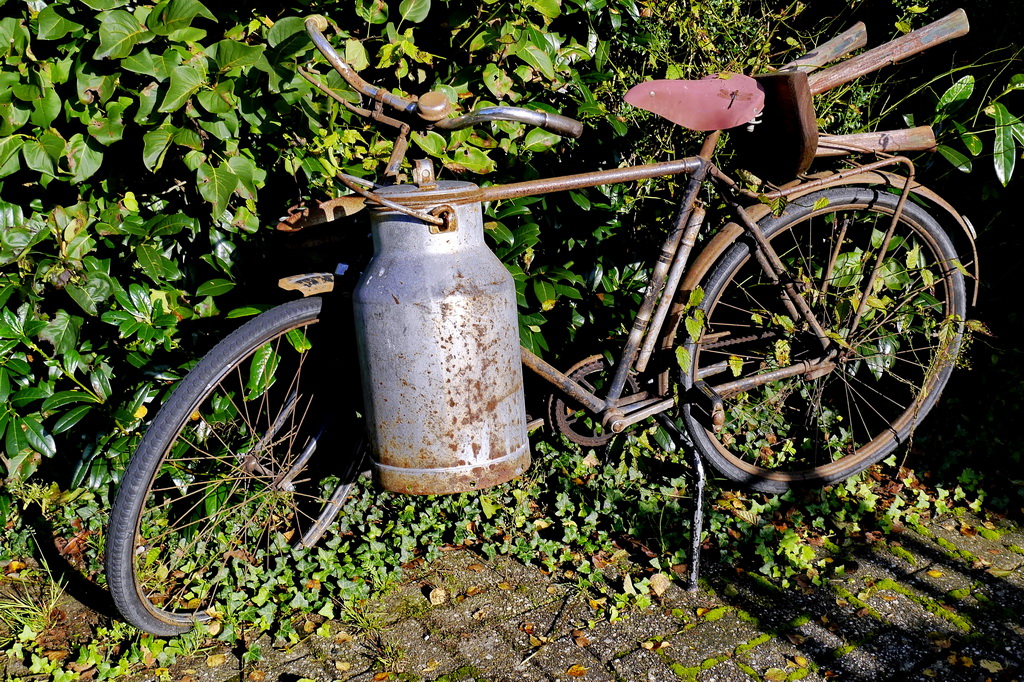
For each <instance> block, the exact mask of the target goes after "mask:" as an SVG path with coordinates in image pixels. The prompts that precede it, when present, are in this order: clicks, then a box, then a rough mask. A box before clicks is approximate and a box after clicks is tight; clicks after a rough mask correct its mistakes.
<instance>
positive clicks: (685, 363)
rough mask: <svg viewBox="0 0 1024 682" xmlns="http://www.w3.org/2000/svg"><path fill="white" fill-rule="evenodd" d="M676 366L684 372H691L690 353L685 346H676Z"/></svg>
mask: <svg viewBox="0 0 1024 682" xmlns="http://www.w3.org/2000/svg"><path fill="white" fill-rule="evenodd" d="M676 364H678V365H679V369H681V370H683V371H684V372H689V371H690V351H688V350H686V348H684V347H683V346H676Z"/></svg>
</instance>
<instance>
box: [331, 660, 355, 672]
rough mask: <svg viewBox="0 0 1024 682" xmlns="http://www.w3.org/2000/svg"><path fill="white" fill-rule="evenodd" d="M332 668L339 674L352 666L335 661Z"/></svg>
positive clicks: (345, 662) (344, 662) (346, 662)
mask: <svg viewBox="0 0 1024 682" xmlns="http://www.w3.org/2000/svg"><path fill="white" fill-rule="evenodd" d="M334 667H335V669H337V670H340V671H341V672H345V671H346V670H349V669H351V668H352V664H351V663H349V662H348V661H335V662H334Z"/></svg>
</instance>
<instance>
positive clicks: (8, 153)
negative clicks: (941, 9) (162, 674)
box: [0, 136, 24, 227]
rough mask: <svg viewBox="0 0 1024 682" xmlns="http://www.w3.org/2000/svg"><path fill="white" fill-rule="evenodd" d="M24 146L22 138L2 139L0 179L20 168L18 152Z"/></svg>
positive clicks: (0, 142)
mask: <svg viewBox="0 0 1024 682" xmlns="http://www.w3.org/2000/svg"><path fill="white" fill-rule="evenodd" d="M23 144H24V141H23V139H22V138H20V137H14V136H11V137H5V138H3V139H0V178H2V177H5V176H7V175H10V174H11V173H13V172H15V171H17V170H18V169H19V168H20V165H19V164H18V152H19V151H21V147H22V145H23ZM5 227H6V225H5Z"/></svg>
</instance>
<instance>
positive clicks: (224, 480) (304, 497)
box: [106, 298, 363, 636]
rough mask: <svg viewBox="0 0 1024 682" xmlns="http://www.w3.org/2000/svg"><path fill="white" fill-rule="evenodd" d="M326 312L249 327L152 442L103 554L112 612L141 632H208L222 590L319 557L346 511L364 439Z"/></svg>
mask: <svg viewBox="0 0 1024 682" xmlns="http://www.w3.org/2000/svg"><path fill="white" fill-rule="evenodd" d="M322 308H323V304H322V302H321V300H320V299H318V298H311V299H303V300H299V301H293V302H290V303H287V304H284V305H282V306H279V307H277V308H274V309H272V310H269V311H267V312H265V313H263V314H261V315H259V316H258V317H255V318H253V319H252V320H250V321H249V322H248V323H247V324H245V325H243V326H242V327H241V328H239V329H238V330H236V331H235V332H234V333H232V334H231V335H229V336H228V337H226V338H225V339H224V340H223V341H221V342H220V343H219V344H218V345H217V346H216V347H214V348H213V350H212V351H210V353H209V354H208V355H207V356H206V357H204V358H203V360H202V361H201V362H200V363H199V364H198V365H196V367H195V368H194V369H193V370H192V371H191V372H190V373H189V375H188V376H187V377H186V378H185V379H184V380H183V381H182V382H181V383H180V384H179V385H178V386H177V387H176V389H175V391H174V393H173V394H172V396H171V397H170V399H169V400H168V401H167V403H166V404H165V405H164V406H163V407H162V408H161V410H160V412H159V414H158V415H157V416H156V418H155V419H154V421H153V424H152V425H151V426H150V427H149V430H148V431H147V432H146V435H145V436H144V438H143V440H142V442H141V444H140V446H139V448H138V450H137V451H136V452H135V454H134V455H133V457H132V460H131V462H130V463H129V465H128V469H127V470H126V472H125V474H124V477H123V479H122V483H121V487H120V489H119V490H118V494H117V498H116V499H115V501H114V505H113V508H112V510H111V517H110V527H109V532H108V538H107V554H106V568H107V578H108V584H109V586H110V590H111V593H112V595H113V597H114V602H115V604H116V605H117V607H118V609H119V610H120V611H121V613H122V615H124V617H125V618H126V619H127V620H128V621H129V622H130V623H132V624H133V625H135V626H136V627H139V628H141V629H142V630H145V631H148V632H151V633H154V634H158V635H164V636H169V635H175V634H180V633H182V632H185V631H187V630H188V629H190V628H191V627H192V626H193V624H194V623H195V622H196V621H202V620H206V619H207V618H209V616H208V615H207V613H206V611H207V609H209V608H210V607H212V606H214V605H215V603H216V601H217V596H218V593H219V592H220V591H221V589H223V587H224V586H225V585H228V584H232V583H233V581H234V579H235V578H237V577H239V576H242V575H244V574H245V573H246V571H247V569H248V568H250V567H253V566H258V565H267V564H269V563H270V562H272V561H273V560H274V558H275V557H276V556H278V555H281V554H287V553H288V552H289V551H290V550H291V548H293V547H295V546H300V547H308V546H311V545H312V544H313V543H315V542H316V541H317V539H318V538H319V537H320V535H322V534H323V532H324V530H325V529H326V527H327V525H329V524H330V523H331V521H333V520H334V518H335V516H336V514H337V513H338V510H339V509H340V508H341V504H342V503H343V501H344V499H345V497H346V496H347V494H348V492H349V490H350V488H351V486H352V484H353V481H354V480H355V477H356V475H357V474H358V472H359V471H361V469H362V461H361V460H362V456H363V453H362V449H363V448H362V441H363V438H362V433H361V429H360V427H359V425H358V423H357V420H356V416H355V413H354V412H353V413H352V414H349V415H347V416H346V415H344V414H342V410H343V408H342V407H341V406H339V403H343V402H344V401H343V400H339V399H338V395H339V394H344V393H349V392H350V390H349V389H350V388H351V387H349V386H345V385H340V386H339V385H338V383H340V377H339V375H338V374H337V372H335V371H332V368H333V366H334V363H333V358H335V357H337V356H338V355H339V353H338V350H337V349H336V348H334V347H333V343H336V342H335V341H333V339H334V335H331V334H329V333H327V332H328V331H329V330H328V329H327V328H326V327H327V324H326V322H324V321H321V319H320V318H321V312H322ZM329 341H330V343H329ZM346 422H347V423H346ZM314 453H316V455H317V456H316V457H314V456H313V455H314ZM327 455H329V456H327Z"/></svg>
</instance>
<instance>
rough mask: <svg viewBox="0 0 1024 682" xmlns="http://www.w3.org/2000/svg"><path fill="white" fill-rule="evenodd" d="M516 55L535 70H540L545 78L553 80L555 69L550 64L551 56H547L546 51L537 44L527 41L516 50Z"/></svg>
mask: <svg viewBox="0 0 1024 682" xmlns="http://www.w3.org/2000/svg"><path fill="white" fill-rule="evenodd" d="M516 56H517V57H519V58H520V59H522V60H523V61H524V62H526V63H527V64H529V65H530V66H531V67H533V68H534V69H536V70H537V71H540V72H541V73H542V74H544V75H545V76H546V77H547V78H549V79H551V80H554V78H555V69H554V67H553V66H552V64H551V57H549V56H548V53H547V52H545V51H544V50H543V49H541V48H540V47H538V46H537V45H534V44H533V43H527V45H526V46H525V47H523V48H522V49H520V50H519V51H518V52H516Z"/></svg>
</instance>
